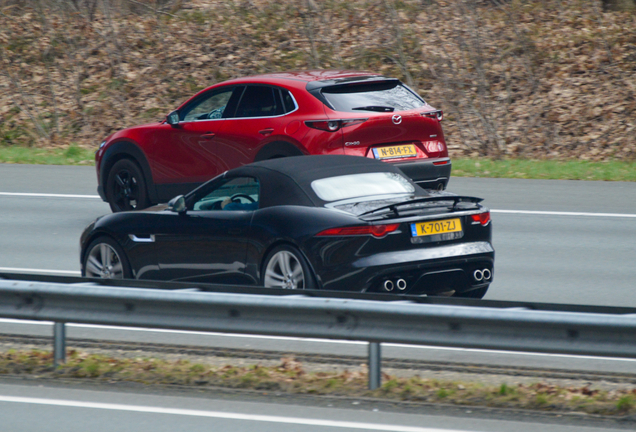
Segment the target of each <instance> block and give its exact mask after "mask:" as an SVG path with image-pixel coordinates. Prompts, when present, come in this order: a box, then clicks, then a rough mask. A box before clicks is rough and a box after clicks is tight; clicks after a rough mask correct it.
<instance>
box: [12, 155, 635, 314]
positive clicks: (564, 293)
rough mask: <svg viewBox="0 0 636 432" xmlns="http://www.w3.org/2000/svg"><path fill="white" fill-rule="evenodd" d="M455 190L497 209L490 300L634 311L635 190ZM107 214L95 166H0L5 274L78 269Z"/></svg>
mask: <svg viewBox="0 0 636 432" xmlns="http://www.w3.org/2000/svg"><path fill="white" fill-rule="evenodd" d="M449 190H451V191H454V192H456V193H460V194H467V195H476V196H480V197H483V198H485V203H486V204H487V205H488V206H489V207H490V208H491V209H493V214H492V219H493V232H494V234H493V236H494V239H493V242H494V245H495V249H496V262H495V278H494V282H493V284H492V285H491V288H490V291H489V293H488V295H487V298H489V299H498V300H521V301H525V300H529V301H540V302H557V303H581V304H591V305H608V306H632V307H636V290H634V286H635V284H634V281H635V280H636V266H634V265H633V263H634V262H636V242H634V241H633V239H634V233H636V183H623V182H582V181H553V180H511V179H477V178H453V179H452V180H451V183H450V187H449ZM14 194H15V195H14ZM28 194H35V195H28ZM109 211H110V209H109V207H108V205H107V204H106V203H104V202H102V201H101V200H100V199H99V198H97V194H96V176H95V170H94V168H92V167H64V166H38V165H35V166H34V165H7V164H0V232H2V235H1V236H0V268H5V269H32V270H42V271H61V272H68V273H69V274H72V273H73V272H78V271H79V257H78V248H79V245H78V239H79V235H80V233H81V231H82V229H83V228H84V227H85V226H86V225H87V224H88V223H89V222H91V221H92V220H93V219H94V218H95V217H97V216H99V215H101V214H104V213H108V212H109ZM515 212H518V213H515ZM533 212H543V213H540V214H537V213H533Z"/></svg>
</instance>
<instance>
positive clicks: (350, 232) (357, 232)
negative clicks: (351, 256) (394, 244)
mask: <svg viewBox="0 0 636 432" xmlns="http://www.w3.org/2000/svg"><path fill="white" fill-rule="evenodd" d="M399 226H400V224H389V225H365V226H357V227H342V228H329V229H326V230H324V231H321V232H319V233H318V234H316V236H321V237H322V236H361V235H372V236H373V237H377V238H380V237H384V236H385V235H387V234H388V233H391V232H393V231H395V230H397V229H398V227H399Z"/></svg>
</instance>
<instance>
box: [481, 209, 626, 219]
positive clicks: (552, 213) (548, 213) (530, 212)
mask: <svg viewBox="0 0 636 432" xmlns="http://www.w3.org/2000/svg"><path fill="white" fill-rule="evenodd" d="M490 212H491V213H503V214H524V215H546V216H587V217H614V218H636V214H628V213H586V212H557V211H539V210H536V211H535V210H494V209H491V210H490Z"/></svg>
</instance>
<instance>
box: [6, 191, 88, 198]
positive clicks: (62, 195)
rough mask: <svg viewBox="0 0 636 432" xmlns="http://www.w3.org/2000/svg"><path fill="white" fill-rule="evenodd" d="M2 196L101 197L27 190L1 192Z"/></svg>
mask: <svg viewBox="0 0 636 432" xmlns="http://www.w3.org/2000/svg"><path fill="white" fill-rule="evenodd" d="M0 196H24V197H44V198H87V199H101V197H100V196H99V195H71V194H46V193H26V192H0Z"/></svg>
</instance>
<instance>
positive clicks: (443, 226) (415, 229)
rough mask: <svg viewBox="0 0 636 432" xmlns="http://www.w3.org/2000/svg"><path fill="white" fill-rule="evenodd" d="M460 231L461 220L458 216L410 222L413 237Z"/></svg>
mask: <svg viewBox="0 0 636 432" xmlns="http://www.w3.org/2000/svg"><path fill="white" fill-rule="evenodd" d="M461 231H462V221H461V220H459V218H455V219H446V220H439V221H430V222H419V223H414V224H411V234H412V235H413V237H421V236H429V235H434V234H445V233H452V232H461Z"/></svg>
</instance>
